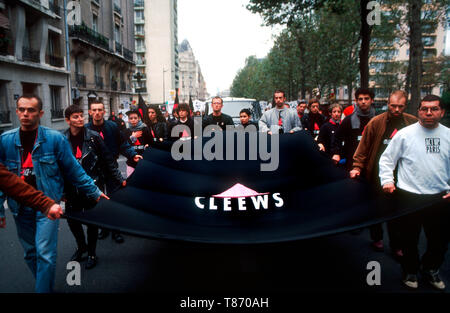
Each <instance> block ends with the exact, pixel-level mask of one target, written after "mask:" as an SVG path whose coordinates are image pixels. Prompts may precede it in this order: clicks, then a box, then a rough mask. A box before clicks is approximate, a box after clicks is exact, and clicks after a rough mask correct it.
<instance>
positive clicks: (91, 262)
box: [85, 255, 98, 270]
mask: <svg viewBox="0 0 450 313" xmlns="http://www.w3.org/2000/svg"><path fill="white" fill-rule="evenodd" d="M97 261H98V258H97V256H95V255H90V256H88V260H87V263H86V266H85V268H86V269H87V270H90V269H91V268H94V267H95V266H96V265H97Z"/></svg>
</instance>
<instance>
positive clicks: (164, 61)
mask: <svg viewBox="0 0 450 313" xmlns="http://www.w3.org/2000/svg"><path fill="white" fill-rule="evenodd" d="M133 4H134V14H135V15H134V18H135V45H136V69H137V73H136V74H137V75H135V76H134V77H133V82H134V87H135V91H136V92H140V93H141V95H142V96H143V98H144V99H145V101H146V102H147V103H151V104H162V103H167V102H171V101H173V100H174V97H175V89H176V88H178V86H179V74H178V68H179V64H178V37H177V36H178V10H177V0H145V1H144V0H134V1H133ZM135 100H137V95H135Z"/></svg>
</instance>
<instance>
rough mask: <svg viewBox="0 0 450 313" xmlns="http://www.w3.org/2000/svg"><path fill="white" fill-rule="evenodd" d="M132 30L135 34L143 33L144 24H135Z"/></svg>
mask: <svg viewBox="0 0 450 313" xmlns="http://www.w3.org/2000/svg"><path fill="white" fill-rule="evenodd" d="M134 32H135V33H136V34H137V35H143V34H144V25H136V26H135V27H134Z"/></svg>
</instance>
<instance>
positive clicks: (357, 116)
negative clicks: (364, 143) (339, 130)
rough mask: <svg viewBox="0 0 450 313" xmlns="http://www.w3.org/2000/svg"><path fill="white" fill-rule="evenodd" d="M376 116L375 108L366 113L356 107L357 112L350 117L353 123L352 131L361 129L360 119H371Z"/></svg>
mask: <svg viewBox="0 0 450 313" xmlns="http://www.w3.org/2000/svg"><path fill="white" fill-rule="evenodd" d="M374 116H375V109H374V107H373V106H371V107H370V109H369V111H368V112H367V113H364V112H363V111H361V109H360V108H359V106H355V111H354V112H353V114H352V116H351V117H350V119H351V123H352V129H359V128H360V126H361V121H360V117H368V118H369V119H371V118H372V117H374Z"/></svg>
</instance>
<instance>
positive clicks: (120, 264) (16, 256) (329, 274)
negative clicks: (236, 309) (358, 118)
mask: <svg viewBox="0 0 450 313" xmlns="http://www.w3.org/2000/svg"><path fill="white" fill-rule="evenodd" d="M120 168H121V171H122V172H124V170H125V168H124V160H123V159H121V160H120ZM385 233H386V232H385ZM124 238H125V242H124V243H123V244H116V243H115V242H114V241H112V239H111V237H108V238H107V239H105V240H99V242H98V246H97V255H98V257H99V263H98V265H97V267H95V268H94V269H92V270H85V269H84V262H83V263H82V267H81V285H80V286H69V285H68V284H67V283H66V276H67V274H68V273H69V270H67V269H66V264H67V262H68V261H69V258H70V257H71V255H72V254H73V252H74V251H75V240H74V238H73V236H72V234H71V233H70V231H69V228H68V226H67V222H66V221H65V220H61V223H60V232H59V242H58V260H57V271H56V287H55V291H56V292H58V293H134V292H170V293H174V292H175V293H177V294H181V295H183V294H186V295H188V294H192V293H197V294H202V293H205V294H211V293H227V292H228V293H229V292H232V293H233V294H234V295H235V296H239V294H240V293H242V294H246V293H250V292H251V293H252V294H261V296H262V295H264V294H265V293H266V294H267V293H302V292H308V291H313V292H368V293H377V292H388V293H391V292H394V293H399V292H400V293H411V291H408V290H406V289H405V288H404V287H403V286H402V284H401V282H400V277H401V276H400V273H401V272H400V266H399V265H398V263H396V262H395V260H394V259H393V258H392V257H391V255H390V254H388V253H387V252H385V253H380V252H374V251H373V250H371V248H370V247H369V242H370V241H369V233H368V230H364V231H363V232H362V233H361V234H359V235H351V234H348V233H346V234H340V235H335V236H331V237H322V238H318V239H313V240H305V241H300V242H292V243H283V244H270V245H254V246H218V245H201V244H186V243H182V242H163V241H158V240H150V239H145V238H136V237H132V236H124ZM386 246H387V245H386ZM420 247H421V250H422V251H423V249H424V238H423V235H422V238H421V244H420ZM0 250H1V251H2V252H1V254H0V264H2V266H1V267H0V277H1V279H0V292H6V293H30V292H33V288H34V280H33V277H32V275H31V272H30V271H29V269H28V268H27V266H26V264H25V262H24V260H23V257H22V255H23V250H22V247H21V246H20V243H19V241H18V239H17V234H16V228H15V225H14V221H13V218H12V216H11V213H10V212H9V211H7V227H6V229H2V230H0ZM386 251H388V249H387V248H386ZM370 261H377V262H379V264H380V266H381V285H380V286H369V285H368V284H367V283H366V277H367V275H368V274H369V272H370V270H368V269H366V267H367V264H368V263H369V262H370ZM441 275H442V278H444V280H445V281H446V282H447V285H448V284H450V253H449V252H447V258H446V262H445V263H444V265H443V266H442V269H441ZM448 290H449V288H448V287H447V292H448ZM418 292H425V293H439V292H437V291H434V290H433V289H432V288H431V287H429V286H428V285H427V284H426V282H423V281H421V280H420V281H419V290H418Z"/></svg>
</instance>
